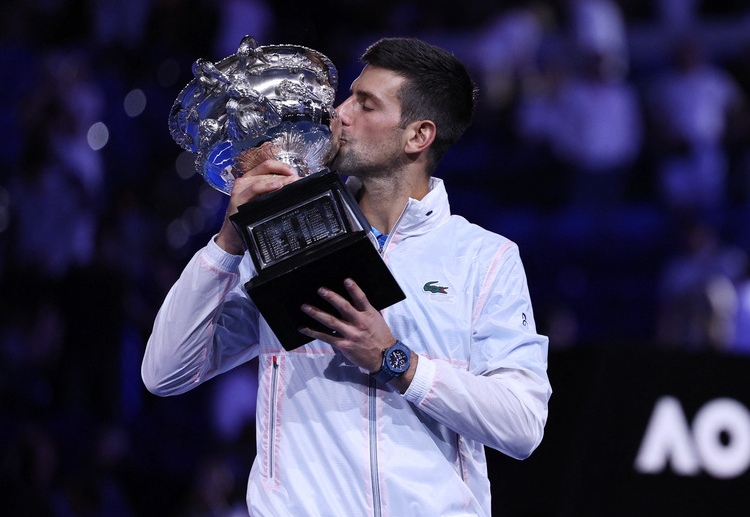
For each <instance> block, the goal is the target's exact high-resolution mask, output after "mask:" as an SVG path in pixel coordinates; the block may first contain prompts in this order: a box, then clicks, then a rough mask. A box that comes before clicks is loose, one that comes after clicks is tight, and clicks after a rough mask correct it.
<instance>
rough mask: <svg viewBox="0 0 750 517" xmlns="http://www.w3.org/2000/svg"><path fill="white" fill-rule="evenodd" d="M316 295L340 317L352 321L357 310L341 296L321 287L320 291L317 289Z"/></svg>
mask: <svg viewBox="0 0 750 517" xmlns="http://www.w3.org/2000/svg"><path fill="white" fill-rule="evenodd" d="M318 294H319V295H320V297H321V298H323V299H324V300H325V301H327V302H328V303H330V304H331V305H332V306H333V308H334V309H336V310H337V311H338V312H339V314H341V316H343V317H344V318H345V319H348V320H350V321H354V319H355V318H356V316H357V313H358V312H359V310H358V309H357V308H356V307H355V306H353V305H352V304H351V303H350V302H349V300H347V299H346V298H344V297H343V296H341V295H340V294H339V293H337V292H336V291H333V290H331V289H328V288H326V287H321V288H320V289H318Z"/></svg>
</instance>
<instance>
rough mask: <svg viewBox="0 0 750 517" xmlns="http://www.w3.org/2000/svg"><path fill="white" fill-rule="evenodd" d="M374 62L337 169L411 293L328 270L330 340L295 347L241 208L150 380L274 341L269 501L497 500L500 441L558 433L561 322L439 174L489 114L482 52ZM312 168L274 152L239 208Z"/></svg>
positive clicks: (164, 321)
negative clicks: (452, 201)
mask: <svg viewBox="0 0 750 517" xmlns="http://www.w3.org/2000/svg"><path fill="white" fill-rule="evenodd" d="M362 61H363V63H364V64H365V67H364V69H363V70H362V73H361V74H360V76H359V77H358V78H357V79H356V80H355V81H354V83H353V84H352V87H351V95H350V97H349V98H348V99H346V100H345V101H344V102H343V103H342V104H341V105H340V106H339V107H338V108H337V113H338V115H339V118H340V122H341V126H342V127H341V130H340V131H341V134H340V141H339V151H338V154H337V155H336V157H335V159H334V161H333V163H332V164H331V168H332V169H334V170H337V171H339V172H340V173H342V174H345V175H347V176H349V177H350V181H349V184H350V185H351V186H352V187H353V188H354V189H355V190H356V193H357V198H358V200H359V203H360V206H361V208H362V211H363V213H364V214H365V215H366V217H367V219H368V221H369V222H370V223H371V224H372V226H373V232H374V233H375V234H376V235H379V236H381V238H380V241H381V242H382V244H381V246H382V254H383V257H384V259H385V261H386V263H388V265H389V266H390V268H391V270H392V272H393V274H394V276H395V277H396V279H397V280H398V282H399V283H400V285H401V287H402V289H403V290H404V292H405V294H406V299H405V300H404V301H402V302H399V303H397V304H395V305H393V306H391V307H389V308H387V309H385V310H384V311H382V313H381V312H378V311H377V310H375V309H374V308H373V307H372V306H371V305H370V304H369V302H368V300H367V293H364V292H362V290H361V289H360V288H359V287H358V286H357V285H356V284H355V283H353V282H352V281H350V280H349V281H346V282H345V287H346V289H347V291H348V293H349V294H350V295H351V300H352V302H351V303H350V302H349V301H347V300H346V299H344V298H343V297H341V296H339V295H337V294H336V293H334V292H333V290H330V289H327V288H326V287H330V286H321V289H320V291H319V294H320V296H321V302H322V300H326V301H327V302H329V303H330V304H331V305H332V306H333V307H334V308H335V309H336V311H333V312H324V311H323V310H321V309H320V308H318V307H315V306H314V305H305V306H304V307H302V308H301V310H304V311H305V312H306V313H307V314H309V315H311V316H312V317H313V318H314V319H316V320H318V321H319V322H321V323H323V324H324V325H325V326H326V327H328V328H329V329H330V330H331V331H332V332H331V333H322V332H317V331H313V330H311V329H308V328H303V329H300V331H301V332H303V333H305V334H307V335H308V336H311V337H313V338H316V339H315V340H314V341H313V342H311V343H309V344H307V345H305V346H303V347H300V348H297V349H295V350H293V351H290V352H287V351H285V350H284V349H283V348H282V347H281V345H280V344H279V341H278V340H277V339H276V337H275V336H274V335H273V333H272V332H271V330H270V329H269V327H268V325H267V324H266V323H265V321H264V320H263V319H262V318H261V317H260V316H259V313H258V310H257V308H256V307H255V306H254V304H253V302H252V300H250V299H249V298H248V296H247V295H246V293H245V291H244V290H243V287H242V286H243V285H244V282H246V281H247V280H248V277H249V275H250V274H252V272H251V271H250V270H249V269H248V268H249V267H250V266H251V262H250V260H249V259H248V258H243V242H242V240H241V238H240V237H239V235H238V234H237V233H236V231H235V230H234V228H233V227H232V224H231V223H230V222H228V220H225V223H224V225H223V226H222V228H221V230H220V231H219V233H218V234H217V236H216V237H215V239H212V241H211V242H209V244H208V245H207V246H206V247H205V248H204V249H202V250H200V251H199V252H198V253H197V254H196V255H195V256H194V258H193V259H192V261H191V262H190V263H189V264H188V266H187V267H186V269H185V271H184V273H183V275H182V276H181V278H180V279H179V280H178V281H177V283H176V285H175V286H174V287H173V289H172V290H171V291H170V293H169V295H168V296H167V299H166V300H165V303H164V306H163V307H162V309H161V311H160V313H159V315H158V316H157V318H156V322H155V326H154V332H153V334H152V336H151V338H150V340H149V343H148V347H147V350H146V355H145V358H144V362H143V371H142V373H143V379H144V382H145V384H146V386H147V387H148V388H149V390H151V391H152V392H153V393H156V394H159V395H172V394H178V393H182V392H184V391H187V390H189V389H191V388H193V387H195V386H197V385H198V384H200V383H202V382H204V381H206V380H208V379H210V378H211V377H213V376H215V375H218V374H220V373H222V372H224V371H226V370H229V369H230V368H233V367H235V366H237V365H239V364H241V363H243V362H246V361H248V360H250V359H252V358H254V357H258V358H259V364H260V366H259V388H258V402H257V406H256V407H257V410H256V411H257V416H256V420H257V429H258V432H257V436H258V439H257V450H258V454H257V457H256V459H255V462H254V465H253V468H252V471H251V473H250V479H249V484H248V491H247V503H248V508H249V511H250V514H251V515H253V516H256V515H262V516H274V517H279V516H286V515H288V516H295V517H297V516H300V515H341V516H350V515H357V516H360V515H362V516H363V515H376V516H381V515H382V516H386V515H392V516H402V515H425V516H437V515H440V516H446V515H481V516H489V515H490V512H491V504H490V487H489V479H488V476H487V465H486V460H485V453H484V445H488V446H490V447H493V448H496V449H498V450H500V451H502V452H503V453H505V454H507V455H509V456H512V457H514V458H525V457H527V456H528V455H529V454H531V452H532V451H533V450H534V449H535V448H536V447H537V445H538V444H539V443H540V441H541V439H542V435H543V432H544V425H545V422H546V418H547V402H548V399H549V396H550V393H551V390H550V386H549V381H548V378H547V374H546V360H547V338H546V337H544V336H541V335H539V334H537V333H536V331H535V324H534V318H533V313H532V307H531V302H530V300H529V294H528V288H527V284H526V278H525V273H524V270H523V266H522V264H521V261H520V258H519V254H518V249H517V247H516V245H515V244H514V243H512V242H510V241H509V240H507V239H505V238H504V237H501V236H499V235H495V234H492V233H490V232H488V231H486V230H483V229H481V228H479V227H477V226H475V225H471V224H469V223H468V222H467V221H466V220H464V219H463V218H461V217H458V216H452V215H450V212H449V206H448V199H447V195H446V192H445V189H444V186H443V183H442V182H441V181H440V180H439V179H436V178H433V177H432V172H433V171H434V170H435V168H436V166H437V163H438V161H439V160H440V158H441V157H442V155H443V154H444V153H445V152H446V150H447V149H448V148H449V147H450V145H452V144H453V143H454V142H455V141H456V140H457V139H458V138H459V137H460V135H461V134H462V133H463V131H464V130H465V128H466V127H467V126H468V124H469V123H470V121H471V117H472V114H473V110H474V94H475V90H474V86H473V83H472V81H471V79H470V78H469V75H468V74H467V72H466V69H465V68H464V66H463V65H462V64H461V63H460V62H459V61H458V60H457V59H455V58H454V57H453V56H452V55H451V54H449V53H447V52H445V51H444V50H442V49H439V48H437V47H434V46H431V45H429V44H426V43H424V42H421V41H419V40H416V39H405V38H391V39H383V40H380V41H378V42H377V43H375V44H374V45H372V46H371V47H370V48H369V49H368V50H367V51H366V52H365V54H364V55H363V57H362ZM294 179H296V177H295V175H294V171H293V170H292V169H291V167H289V166H287V165H285V164H283V163H281V162H278V161H274V160H266V161H264V162H262V163H260V164H259V165H257V166H256V167H254V168H253V169H252V170H251V171H249V172H246V173H245V174H244V175H243V176H242V177H240V178H238V179H237V180H236V182H235V185H234V188H233V190H232V194H231V198H230V204H229V208H228V215H229V214H232V213H234V212H235V211H236V210H237V207H238V206H239V205H241V204H243V203H246V202H248V201H249V200H251V199H253V198H255V197H256V196H258V195H260V194H263V193H266V192H270V191H273V190H275V189H278V188H281V187H282V186H283V185H285V184H287V183H289V182H291V181H294ZM320 305H321V306H324V305H325V304H323V303H320ZM384 357H385V358H391V357H396V358H397V359H400V361H395V362H393V363H390V362H389V361H388V360H386V359H384ZM404 370H405V371H404Z"/></svg>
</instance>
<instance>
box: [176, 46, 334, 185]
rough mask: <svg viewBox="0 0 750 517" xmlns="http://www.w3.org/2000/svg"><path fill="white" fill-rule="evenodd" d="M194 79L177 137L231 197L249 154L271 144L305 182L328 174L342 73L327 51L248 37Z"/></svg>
mask: <svg viewBox="0 0 750 517" xmlns="http://www.w3.org/2000/svg"><path fill="white" fill-rule="evenodd" d="M193 75H194V76H195V79H193V80H192V81H190V83H188V85H187V86H186V87H185V88H184V89H183V90H182V91H181V92H180V94H179V95H178V97H177V100H176V101H175V103H174V105H173V106H172V112H171V114H170V116H169V131H170V133H171V134H172V138H174V140H175V142H177V143H178V144H179V145H180V146H181V147H182V148H183V149H186V150H188V151H192V152H193V153H195V156H196V160H195V165H196V170H197V171H198V173H199V174H201V175H202V176H203V178H204V179H205V180H206V181H207V182H208V183H209V184H210V185H211V186H213V187H214V188H216V189H218V190H220V191H222V192H224V193H226V194H229V193H230V192H231V190H232V185H233V184H234V180H235V178H236V177H238V176H240V175H242V174H243V172H244V171H243V167H242V162H243V158H245V156H246V155H248V154H249V153H248V152H246V151H247V150H251V149H255V148H258V147H259V146H260V145H261V144H264V143H266V142H269V143H270V147H271V149H272V151H271V152H272V154H273V156H274V157H275V158H276V159H278V160H281V161H283V162H286V163H288V164H289V165H292V166H294V167H295V169H296V170H297V172H298V174H299V175H300V176H307V175H308V174H311V173H314V172H319V171H321V170H323V169H324V168H325V167H326V165H327V163H328V161H329V160H330V158H331V157H332V156H333V154H335V146H334V142H335V140H334V138H333V132H332V129H331V126H332V123H333V124H334V125H335V121H336V112H335V110H334V108H333V103H334V101H335V98H336V88H337V86H338V72H337V70H336V67H335V66H334V65H333V63H332V62H331V61H330V60H329V59H328V58H327V57H326V56H324V55H323V54H321V53H320V52H317V51H315V50H312V49H310V48H307V47H301V46H297V45H270V46H262V47H261V46H258V43H257V42H256V41H255V40H254V39H253V38H252V37H251V36H246V37H245V38H243V40H242V42H241V44H240V47H239V49H238V50H237V53H236V54H233V55H231V56H229V57H226V58H224V59H222V60H221V61H219V62H217V63H211V62H210V61H206V60H204V59H198V60H197V61H195V63H194V64H193ZM264 147H266V148H267V147H268V146H264ZM248 159H249V160H252V159H253V157H252V156H249V157H248Z"/></svg>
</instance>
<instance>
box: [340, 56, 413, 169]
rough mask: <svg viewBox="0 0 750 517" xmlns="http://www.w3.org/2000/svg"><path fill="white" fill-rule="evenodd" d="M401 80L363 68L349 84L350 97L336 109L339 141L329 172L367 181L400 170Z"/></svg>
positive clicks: (387, 71)
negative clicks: (339, 133)
mask: <svg viewBox="0 0 750 517" xmlns="http://www.w3.org/2000/svg"><path fill="white" fill-rule="evenodd" d="M403 81H404V78H403V77H401V76H399V75H397V74H396V73H394V72H391V71H390V70H385V69H383V68H377V67H373V66H371V65H367V66H365V68H364V69H363V70H362V73H361V74H360V75H359V77H358V78H357V79H356V80H355V81H354V82H353V83H352V87H351V95H350V96H349V98H348V99H346V100H345V101H344V102H343V103H341V104H340V105H339V106H338V108H336V112H337V113H338V115H339V118H340V120H341V138H340V140H339V151H338V154H337V155H336V157H335V158H334V160H333V162H332V164H331V168H332V169H334V170H336V171H338V172H340V173H341V174H344V175H350V176H357V177H360V178H367V177H377V176H386V175H388V174H389V173H391V172H393V171H395V170H397V169H398V168H399V166H400V164H401V163H402V161H403V159H404V157H405V155H404V144H405V142H403V140H402V139H403V135H404V131H403V129H401V128H400V127H399V123H400V120H401V102H400V101H399V100H398V97H397V93H398V91H399V89H400V88H401V84H402V83H403Z"/></svg>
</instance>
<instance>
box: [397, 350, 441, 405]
mask: <svg viewBox="0 0 750 517" xmlns="http://www.w3.org/2000/svg"><path fill="white" fill-rule="evenodd" d="M436 370H437V368H436V366H435V363H434V362H432V361H431V360H430V359H428V358H426V357H425V356H423V355H422V354H420V355H419V361H417V370H416V371H415V372H414V377H413V378H412V380H411V384H409V388H408V389H407V390H406V391H405V392H404V397H405V398H406V400H408V401H409V402H413V403H414V404H416V405H420V404H421V403H422V401H423V400H424V398H425V397H426V396H427V393H428V392H429V390H430V386H432V383H433V380H434V379H435V372H436Z"/></svg>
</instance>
